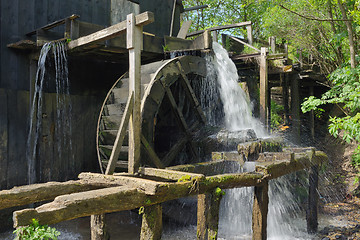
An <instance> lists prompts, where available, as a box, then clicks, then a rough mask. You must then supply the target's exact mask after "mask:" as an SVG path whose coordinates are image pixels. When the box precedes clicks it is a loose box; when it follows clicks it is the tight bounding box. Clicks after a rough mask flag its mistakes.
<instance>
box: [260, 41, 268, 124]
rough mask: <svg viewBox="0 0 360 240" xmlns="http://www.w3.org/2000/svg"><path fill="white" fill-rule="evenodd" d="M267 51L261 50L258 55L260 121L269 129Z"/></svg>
mask: <svg viewBox="0 0 360 240" xmlns="http://www.w3.org/2000/svg"><path fill="white" fill-rule="evenodd" d="M267 54H268V53H267V49H266V48H264V47H262V48H261V55H260V66H259V68H260V120H261V122H262V123H263V124H264V125H265V127H266V128H268V127H269V89H268V84H269V82H268V63H267V59H266V58H267Z"/></svg>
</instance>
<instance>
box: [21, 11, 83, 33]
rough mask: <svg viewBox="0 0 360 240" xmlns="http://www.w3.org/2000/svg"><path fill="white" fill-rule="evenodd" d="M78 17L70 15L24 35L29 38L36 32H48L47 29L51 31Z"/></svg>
mask: <svg viewBox="0 0 360 240" xmlns="http://www.w3.org/2000/svg"><path fill="white" fill-rule="evenodd" d="M79 17H80V16H79V15H76V14H73V15H71V16H69V17H66V18H63V19H60V20H57V21H55V22H52V23H49V24H47V25H45V26H43V27H41V28H38V29H36V30H34V31H31V32H29V33H26V34H25V35H26V36H28V37H29V36H32V35H34V34H36V32H37V31H38V30H49V29H51V28H54V27H57V26H59V25H62V24H65V22H66V20H74V19H77V18H79Z"/></svg>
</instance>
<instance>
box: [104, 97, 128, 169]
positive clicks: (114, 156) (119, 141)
mask: <svg viewBox="0 0 360 240" xmlns="http://www.w3.org/2000/svg"><path fill="white" fill-rule="evenodd" d="M133 100H134V93H133V92H131V93H130V94H129V98H128V101H127V103H126V107H125V110H124V115H123V117H122V119H121V123H120V126H119V130H118V133H117V135H116V139H115V142H114V146H113V149H112V151H111V155H110V158H109V163H108V165H107V168H106V171H105V174H107V175H111V174H113V173H114V170H115V167H116V162H117V160H118V158H119V155H120V151H121V147H122V145H123V141H124V138H125V135H126V131H127V127H128V124H129V119H130V115H131V112H132V109H133V106H134V101H133Z"/></svg>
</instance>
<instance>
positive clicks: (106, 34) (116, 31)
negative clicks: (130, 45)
mask: <svg viewBox="0 0 360 240" xmlns="http://www.w3.org/2000/svg"><path fill="white" fill-rule="evenodd" d="M152 22H154V14H153V13H152V12H144V13H141V14H139V15H136V17H135V21H134V23H135V24H134V25H136V26H138V27H141V26H143V25H147V24H149V23H152ZM127 27H128V26H127V21H122V22H120V23H118V24H115V25H112V26H110V27H108V28H105V29H102V30H100V31H97V32H95V33H93V34H90V35H87V36H84V37H81V38H78V39H76V40H72V41H71V42H69V43H68V49H74V48H78V47H84V46H86V45H89V44H95V43H99V42H102V41H105V40H109V39H111V38H114V37H116V36H118V35H120V34H122V33H124V32H125V31H126V29H127Z"/></svg>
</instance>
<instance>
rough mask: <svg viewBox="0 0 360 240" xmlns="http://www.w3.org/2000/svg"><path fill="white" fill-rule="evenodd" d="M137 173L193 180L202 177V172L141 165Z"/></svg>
mask: <svg viewBox="0 0 360 240" xmlns="http://www.w3.org/2000/svg"><path fill="white" fill-rule="evenodd" d="M139 173H140V174H142V175H144V176H150V177H157V178H163V179H168V180H174V181H178V180H182V179H187V180H193V179H204V178H205V175H204V174H198V173H189V172H181V171H175V170H170V169H159V168H149V167H141V168H140V169H139Z"/></svg>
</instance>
